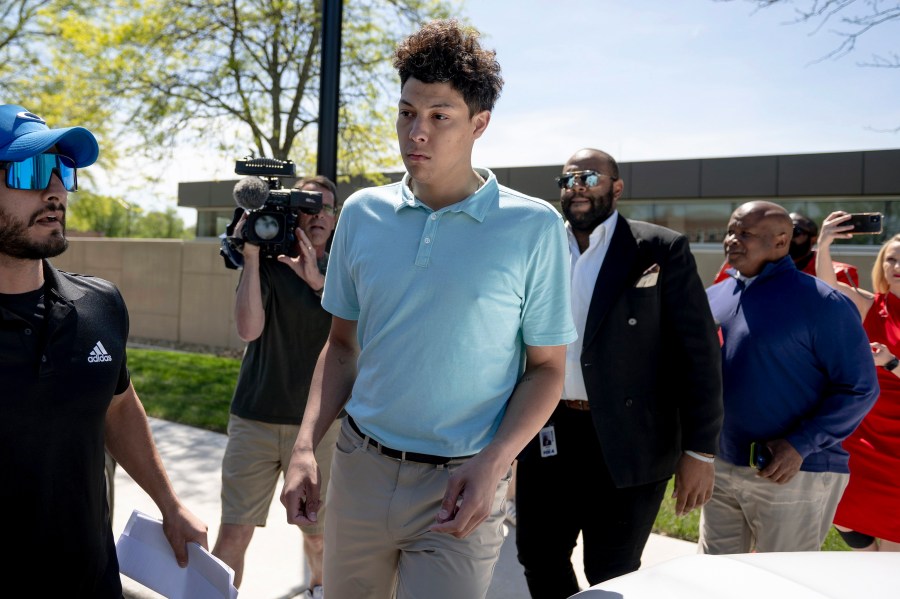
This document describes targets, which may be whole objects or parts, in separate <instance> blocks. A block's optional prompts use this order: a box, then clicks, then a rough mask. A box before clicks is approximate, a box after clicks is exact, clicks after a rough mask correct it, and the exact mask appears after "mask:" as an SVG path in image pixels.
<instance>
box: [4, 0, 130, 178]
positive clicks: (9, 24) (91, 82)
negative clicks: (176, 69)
mask: <svg viewBox="0 0 900 599" xmlns="http://www.w3.org/2000/svg"><path fill="white" fill-rule="evenodd" d="M91 4H97V5H99V4H100V3H99V1H98V0H0V90H2V92H3V93H2V96H0V101H2V102H3V103H10V104H20V105H23V106H25V107H26V108H27V109H28V110H30V111H32V112H34V113H36V114H38V115H40V116H41V117H43V118H44V119H45V120H46V121H47V122H48V123H49V124H50V126H51V127H65V126H69V125H73V124H77V125H81V126H83V127H87V128H88V129H90V130H91V131H93V132H94V133H95V134H96V135H97V136H98V137H103V138H106V137H109V136H111V134H112V132H113V114H114V109H115V104H114V103H111V102H109V101H108V100H109V94H107V93H105V92H104V91H103V89H104V86H103V85H101V84H98V81H97V77H96V75H95V74H94V73H93V72H92V71H91V70H90V69H86V68H83V67H82V66H81V65H79V64H78V60H77V59H74V58H73V57H72V56H71V55H66V54H65V53H64V52H59V51H58V48H59V47H60V45H61V42H62V38H61V37H60V35H59V27H60V23H65V22H66V20H67V19H68V16H69V15H72V14H80V13H82V12H83V11H84V10H85V6H86V5H91ZM110 145H111V144H110ZM116 157H117V152H116V148H114V147H106V146H104V148H103V152H101V154H100V162H101V164H105V165H111V164H113V163H114V162H115V159H116ZM84 176H85V179H87V180H89V179H90V178H91V174H90V172H88V173H86V174H85V175H84Z"/></svg>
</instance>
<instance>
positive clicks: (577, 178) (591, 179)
mask: <svg viewBox="0 0 900 599" xmlns="http://www.w3.org/2000/svg"><path fill="white" fill-rule="evenodd" d="M603 177H609V178H610V179H612V180H613V181H615V180H616V177H610V176H609V175H605V174H603V173H598V172H597V171H577V172H574V173H566V174H565V175H562V176H560V177H557V178H556V184H557V185H559V188H560V189H572V188H574V187H575V186H576V185H584V186H585V187H595V186H597V185H599V184H600V179H601V178H603Z"/></svg>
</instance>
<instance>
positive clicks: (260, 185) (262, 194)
mask: <svg viewBox="0 0 900 599" xmlns="http://www.w3.org/2000/svg"><path fill="white" fill-rule="evenodd" d="M234 172H235V173H236V174H238V175H249V176H248V177H247V178H246V179H241V180H240V181H238V183H237V185H235V186H234V201H235V203H236V204H237V205H238V208H236V209H235V212H234V218H233V219H232V221H231V224H230V225H228V226H227V227H226V228H225V235H224V236H223V239H222V247H221V248H220V250H219V253H220V254H221V255H222V256H223V257H224V258H225V266H226V267H228V268H233V269H237V268H241V267H243V264H244V257H243V255H242V254H241V252H240V251H239V248H240V247H241V246H242V245H243V243H252V244H254V245H256V246H259V253H260V256H262V257H264V258H274V257H276V256H280V255H282V254H286V255H288V256H296V255H297V254H296V252H295V251H294V249H295V245H296V240H297V238H296V236H295V235H294V229H295V228H296V227H297V222H298V220H299V216H300V213H301V212H302V213H304V214H318V213H319V211H320V210H322V193H321V192H318V191H302V190H300V189H284V188H283V187H282V186H281V179H282V178H286V177H296V175H295V170H294V163H293V162H291V161H285V160H278V159H275V158H252V157H249V158H243V159H241V160H237V161H236V162H235V165H234ZM244 211H247V219H246V220H245V221H244V226H243V228H242V229H241V239H237V238H235V237H234V228H235V227H236V226H237V223H238V221H239V220H240V218H241V216H242V215H243V214H244Z"/></svg>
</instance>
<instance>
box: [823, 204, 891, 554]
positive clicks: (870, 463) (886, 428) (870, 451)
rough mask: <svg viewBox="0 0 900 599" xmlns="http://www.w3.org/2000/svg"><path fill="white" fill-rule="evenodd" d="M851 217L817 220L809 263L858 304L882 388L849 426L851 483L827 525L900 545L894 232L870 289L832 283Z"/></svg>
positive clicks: (875, 543)
mask: <svg viewBox="0 0 900 599" xmlns="http://www.w3.org/2000/svg"><path fill="white" fill-rule="evenodd" d="M849 218H850V215H849V214H848V213H846V212H832V213H831V214H829V215H828V217H827V218H826V219H825V222H824V223H823V224H822V230H821V233H820V234H819V250H818V255H817V256H816V268H817V272H818V273H821V274H819V275H818V276H819V278H820V279H822V280H823V281H825V282H826V283H828V284H829V285H831V286H833V287H835V288H837V289H839V290H840V291H841V292H843V293H844V295H846V296H847V297H848V298H850V299H851V300H852V301H853V303H854V304H855V305H856V307H857V308H858V309H859V314H860V316H861V317H862V319H863V327H864V328H865V330H866V333H867V334H868V336H869V341H870V342H871V345H872V357H873V358H874V360H875V365H876V366H878V367H879V368H878V383H879V385H880V386H881V394H880V395H879V396H878V401H877V402H876V403H875V406H874V407H873V408H872V409H871V410H870V411H869V413H868V414H867V415H866V417H865V418H864V419H863V421H862V423H861V424H860V425H859V427H858V428H857V429H856V431H855V432H854V433H853V434H852V435H850V436H849V437H848V438H847V439H845V440H844V444H843V445H844V449H846V450H847V451H848V452H849V453H850V484H849V485H848V486H847V489H846V490H845V491H844V495H843V497H842V498H841V503H840V505H839V506H838V509H837V513H836V514H835V516H834V525H835V527H836V528H837V530H838V532H839V533H840V534H841V536H842V537H843V538H844V540H845V541H846V542H847V544H848V545H850V547H852V548H853V549H857V550H862V551H900V359H898V356H900V235H894V236H893V237H891V238H890V239H889V240H888V241H887V242H886V243H885V244H884V245H883V246H881V250H880V251H879V252H878V257H877V258H876V259H875V264H874V266H873V267H872V286H873V287H874V288H875V293H874V294H873V293H870V292H868V291H865V290H863V289H859V288H855V287H850V286H848V285H845V284H843V283H838V282H837V281H836V280H835V278H834V271H833V270H832V269H831V250H830V247H829V246H830V245H831V242H832V241H834V240H835V239H849V238H850V237H852V235H851V234H850V233H848V231H850V230H852V228H853V226H852V225H848V224H846V221H847V220H848V219H849Z"/></svg>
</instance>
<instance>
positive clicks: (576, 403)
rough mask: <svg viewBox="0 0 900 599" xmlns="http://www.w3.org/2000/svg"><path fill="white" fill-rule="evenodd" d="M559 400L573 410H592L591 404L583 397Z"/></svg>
mask: <svg viewBox="0 0 900 599" xmlns="http://www.w3.org/2000/svg"><path fill="white" fill-rule="evenodd" d="M559 402H560V403H561V404H562V405H564V406H566V407H567V408H572V409H573V410H581V411H582V412H590V411H591V404H589V403H588V402H586V401H585V400H583V399H561V400H559Z"/></svg>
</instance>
